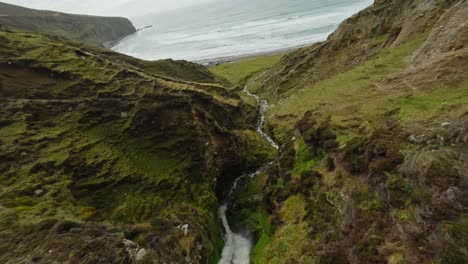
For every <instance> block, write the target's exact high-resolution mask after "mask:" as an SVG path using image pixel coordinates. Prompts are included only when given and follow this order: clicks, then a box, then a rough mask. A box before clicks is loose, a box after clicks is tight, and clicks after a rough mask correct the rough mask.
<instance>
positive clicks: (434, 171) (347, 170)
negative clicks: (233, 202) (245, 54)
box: [230, 0, 468, 264]
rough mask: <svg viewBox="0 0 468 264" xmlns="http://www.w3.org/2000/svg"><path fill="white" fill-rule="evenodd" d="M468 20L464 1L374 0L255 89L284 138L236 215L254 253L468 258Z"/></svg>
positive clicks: (291, 258)
mask: <svg viewBox="0 0 468 264" xmlns="http://www.w3.org/2000/svg"><path fill="white" fill-rule="evenodd" d="M466 21H468V2H467V1H432V0H422V1H421V0H417V1H416V0H415V1H407V0H386V1H385V0H381V1H376V2H375V4H374V5H373V6H371V7H369V8H367V9H366V10H363V11H362V12H360V13H359V14H356V15H355V16H353V17H352V18H350V19H348V20H347V21H345V22H344V23H343V24H342V25H341V26H340V27H339V28H338V30H337V31H336V32H335V33H333V34H332V35H331V36H330V37H329V38H328V40H327V41H325V42H322V43H318V44H315V45H313V46H310V47H306V48H302V49H299V50H297V51H295V52H292V53H290V54H287V55H286V56H284V57H283V58H282V59H281V61H280V62H279V63H277V64H272V65H270V66H269V67H268V68H269V69H268V70H267V71H266V72H265V73H264V74H263V75H261V77H260V78H259V79H258V81H257V82H256V83H255V84H253V85H252V92H256V93H259V94H262V95H263V97H264V98H266V99H268V100H269V101H270V108H269V110H268V112H267V126H268V129H269V130H270V131H271V134H273V135H274V137H275V138H276V139H277V140H278V141H279V142H282V146H281V148H280V152H279V157H278V158H277V160H276V162H275V163H274V164H273V165H272V166H271V167H270V169H269V170H268V171H267V172H265V173H263V174H261V175H259V176H258V177H257V178H256V179H255V180H253V181H252V182H251V183H250V184H249V185H247V186H246V187H245V188H244V189H243V191H241V192H240V193H239V194H238V200H239V201H240V202H239V204H238V205H237V207H238V208H240V209H239V210H238V212H236V213H233V215H236V214H238V215H241V217H236V219H237V221H238V222H239V223H238V225H240V226H242V225H248V226H250V227H251V228H252V229H254V230H256V232H255V233H256V240H257V244H256V246H255V249H254V252H253V255H252V261H253V263H391V264H397V263H457V264H458V263H459V264H461V263H467V262H468V251H467V249H468V244H467V240H466V238H467V237H468V225H467V223H468V219H467V216H466V208H467V206H468V204H467V201H468V200H467V197H468V192H467V190H468V188H467V187H468V186H467V183H468V74H467V73H468V24H467V23H466ZM242 63H247V64H248V62H240V63H239V64H238V65H239V67H240V65H242ZM230 67H233V68H234V66H230ZM243 67H244V68H248V66H245V65H244V66H243ZM248 75H249V74H245V76H248ZM258 193H263V195H262V196H258Z"/></svg>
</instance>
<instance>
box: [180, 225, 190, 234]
mask: <svg viewBox="0 0 468 264" xmlns="http://www.w3.org/2000/svg"><path fill="white" fill-rule="evenodd" d="M188 227H189V225H188V224H185V225H183V226H181V227H180V229H182V230H183V231H184V236H188Z"/></svg>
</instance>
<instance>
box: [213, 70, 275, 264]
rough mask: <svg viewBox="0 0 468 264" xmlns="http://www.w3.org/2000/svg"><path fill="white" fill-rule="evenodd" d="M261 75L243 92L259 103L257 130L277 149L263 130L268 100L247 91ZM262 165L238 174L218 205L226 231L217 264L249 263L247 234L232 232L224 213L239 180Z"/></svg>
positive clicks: (252, 176) (249, 248) (249, 244)
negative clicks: (225, 200) (224, 197)
mask: <svg viewBox="0 0 468 264" xmlns="http://www.w3.org/2000/svg"><path fill="white" fill-rule="evenodd" d="M264 73H265V72H264ZM262 75H263V73H262V74H260V75H259V76H257V78H255V79H254V80H252V81H251V82H249V83H248V84H246V85H245V87H244V92H245V93H246V94H248V95H249V96H251V97H253V98H255V101H256V102H257V104H258V105H259V115H260V118H259V119H258V122H257V132H258V133H259V134H260V135H261V136H262V137H263V138H264V139H265V140H266V141H268V143H270V145H271V146H272V147H274V148H275V149H278V148H279V147H278V145H277V144H276V143H275V141H274V140H273V139H272V138H271V137H270V136H269V135H268V134H267V133H265V131H263V125H264V123H265V111H266V109H267V108H268V102H267V101H266V100H262V99H260V97H259V96H258V95H256V94H252V93H251V92H249V85H250V84H252V83H253V82H255V81H256V80H257V79H258V78H260V77H261V76H262ZM263 169H264V167H262V168H260V169H259V170H258V171H257V172H255V173H248V174H243V175H241V176H239V177H238V178H237V179H236V180H235V181H234V183H233V184H232V187H231V189H230V190H229V193H228V196H227V201H228V202H226V203H224V204H223V205H221V206H220V208H219V210H218V216H219V218H220V219H221V222H222V223H223V227H224V230H225V232H226V234H225V236H224V248H223V254H222V257H221V260H220V261H219V264H249V262H250V251H251V249H252V241H251V239H250V238H249V237H248V236H245V235H242V234H236V233H234V232H232V230H231V227H230V226H229V222H228V219H227V216H226V213H227V211H228V208H229V201H230V199H231V198H232V195H233V193H234V191H235V190H236V188H237V185H238V183H239V181H240V180H242V179H244V178H254V177H255V176H257V175H258V174H260V173H261V172H262V171H263Z"/></svg>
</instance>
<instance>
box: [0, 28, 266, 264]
mask: <svg viewBox="0 0 468 264" xmlns="http://www.w3.org/2000/svg"><path fill="white" fill-rule="evenodd" d="M122 58H125V59H122ZM166 63H167V62H166ZM140 64H142V65H146V62H142V61H137V60H135V59H130V58H126V57H123V56H121V55H119V54H115V53H111V52H109V51H105V52H103V51H102V50H100V49H97V48H91V47H87V46H83V45H78V44H74V43H70V42H66V41H63V40H61V39H59V38H56V37H50V36H44V35H39V34H33V33H25V32H22V31H18V30H13V29H8V28H2V30H1V32H0V101H1V103H0V105H1V106H0V186H1V187H0V261H1V262H2V263H30V262H39V263H53V262H60V263H62V262H63V263H64V262H67V263H134V262H135V261H137V262H138V263H186V262H191V263H206V262H216V260H217V254H219V251H220V248H219V247H220V246H221V244H222V241H220V238H221V235H220V234H219V231H218V228H217V226H218V225H217V223H216V216H215V214H216V207H217V199H216V194H215V191H214V190H215V185H216V180H218V182H221V183H223V181H226V180H228V179H227V178H223V177H229V176H230V175H231V174H232V173H235V171H236V170H243V169H245V168H247V167H249V166H257V164H260V163H262V162H263V160H264V159H266V158H267V157H268V156H269V155H270V153H271V150H270V148H269V145H268V144H267V143H265V142H264V141H263V139H262V138H261V137H259V136H257V134H256V133H254V132H253V131H252V130H251V129H252V128H254V125H255V120H256V109H255V108H253V107H251V106H248V105H246V104H244V103H243V102H242V101H241V100H240V98H239V97H238V96H237V95H236V94H234V93H231V92H228V91H227V90H226V89H224V88H223V87H222V86H220V85H219V84H216V83H212V82H211V81H210V82H209V83H203V82H204V81H206V80H207V79H206V78H204V77H203V78H201V79H198V77H196V76H198V75H194V76H192V78H191V80H190V81H185V80H181V79H180V78H178V79H176V78H172V77H167V76H163V75H161V74H159V71H151V70H147V69H145V68H141V67H139V66H138V65H140ZM175 67H177V66H175ZM186 67H190V65H188V66H186ZM149 68H151V67H149ZM186 70H188V68H187V69H186ZM176 77H178V74H177V76H176ZM208 79H209V80H211V78H208ZM195 80H198V81H200V82H195ZM184 225H188V226H187V227H188V229H187V230H188V232H187V233H185V232H184V228H182V227H183V226H184ZM143 248H144V249H143Z"/></svg>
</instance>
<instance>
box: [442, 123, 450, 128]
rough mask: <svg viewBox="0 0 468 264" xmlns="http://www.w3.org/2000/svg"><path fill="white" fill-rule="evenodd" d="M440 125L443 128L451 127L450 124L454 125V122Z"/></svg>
mask: <svg viewBox="0 0 468 264" xmlns="http://www.w3.org/2000/svg"><path fill="white" fill-rule="evenodd" d="M440 126H441V127H443V128H449V127H450V126H452V123H450V122H444V123H442V124H440Z"/></svg>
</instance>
